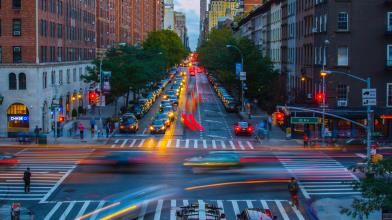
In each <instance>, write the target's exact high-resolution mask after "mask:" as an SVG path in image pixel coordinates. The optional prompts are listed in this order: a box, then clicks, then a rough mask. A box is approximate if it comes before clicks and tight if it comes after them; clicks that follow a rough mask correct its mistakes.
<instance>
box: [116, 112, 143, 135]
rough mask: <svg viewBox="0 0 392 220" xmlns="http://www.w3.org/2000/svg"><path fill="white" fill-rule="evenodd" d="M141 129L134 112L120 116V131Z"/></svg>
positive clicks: (129, 131)
mask: <svg viewBox="0 0 392 220" xmlns="http://www.w3.org/2000/svg"><path fill="white" fill-rule="evenodd" d="M137 130H139V122H138V120H137V119H136V116H135V115H133V114H132V113H126V114H124V115H123V116H121V118H120V126H119V131H120V133H136V131H137Z"/></svg>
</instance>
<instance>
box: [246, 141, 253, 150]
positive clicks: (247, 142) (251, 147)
mask: <svg viewBox="0 0 392 220" xmlns="http://www.w3.org/2000/svg"><path fill="white" fill-rule="evenodd" d="M246 144H248V146H249V148H250V149H252V150H253V149H254V148H253V146H252V143H250V141H246Z"/></svg>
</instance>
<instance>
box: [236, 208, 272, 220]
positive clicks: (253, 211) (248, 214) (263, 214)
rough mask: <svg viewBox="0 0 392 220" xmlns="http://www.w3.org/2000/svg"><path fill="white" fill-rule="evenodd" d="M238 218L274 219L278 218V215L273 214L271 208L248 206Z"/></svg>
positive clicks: (252, 219) (251, 219)
mask: <svg viewBox="0 0 392 220" xmlns="http://www.w3.org/2000/svg"><path fill="white" fill-rule="evenodd" d="M237 219H238V220H273V219H278V218H277V217H276V216H272V212H271V210H269V209H263V208H247V209H244V210H242V212H241V213H240V214H238V215H237Z"/></svg>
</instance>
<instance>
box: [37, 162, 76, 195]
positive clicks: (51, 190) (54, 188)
mask: <svg viewBox="0 0 392 220" xmlns="http://www.w3.org/2000/svg"><path fill="white" fill-rule="evenodd" d="M75 167H76V166H73V168H71V169H70V170H68V171H67V172H66V173H65V174H64V176H63V177H61V179H60V180H59V181H57V182H56V184H55V185H54V186H53V187H52V188H51V189H50V190H49V191H48V193H46V195H45V196H44V197H43V198H42V199H41V201H40V202H44V201H46V200H48V198H49V196H50V195H52V193H53V192H54V191H55V190H56V189H57V188H58V187H59V186H60V184H61V183H62V182H63V181H64V180H65V179H66V178H67V177H68V175H69V174H71V172H72V171H73V169H75Z"/></svg>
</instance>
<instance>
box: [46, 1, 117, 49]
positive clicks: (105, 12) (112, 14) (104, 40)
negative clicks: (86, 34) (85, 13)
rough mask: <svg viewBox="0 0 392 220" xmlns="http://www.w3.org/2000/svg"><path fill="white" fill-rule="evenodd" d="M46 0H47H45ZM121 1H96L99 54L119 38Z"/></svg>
mask: <svg viewBox="0 0 392 220" xmlns="http://www.w3.org/2000/svg"><path fill="white" fill-rule="evenodd" d="M44 2H45V1H44ZM120 6H121V3H120V2H118V1H116V0H98V1H96V15H97V32H96V33H97V52H98V56H100V55H101V54H103V53H104V52H105V51H106V50H107V49H108V48H110V47H112V46H113V45H114V43H115V42H116V40H117V37H116V28H117V25H116V21H117V23H118V24H119V23H120V21H122V19H121V18H116V17H120V16H117V15H118V14H119V10H120V8H121V7H120Z"/></svg>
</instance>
